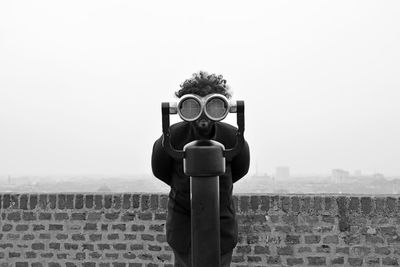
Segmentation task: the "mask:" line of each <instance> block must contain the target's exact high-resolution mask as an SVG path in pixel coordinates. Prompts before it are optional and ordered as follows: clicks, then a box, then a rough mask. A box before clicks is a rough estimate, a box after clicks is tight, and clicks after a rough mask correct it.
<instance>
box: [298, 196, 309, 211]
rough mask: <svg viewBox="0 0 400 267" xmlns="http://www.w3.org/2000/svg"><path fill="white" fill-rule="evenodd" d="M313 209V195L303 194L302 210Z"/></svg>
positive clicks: (301, 200) (301, 199)
mask: <svg viewBox="0 0 400 267" xmlns="http://www.w3.org/2000/svg"><path fill="white" fill-rule="evenodd" d="M310 210H311V197H308V196H303V197H301V198H300V211H303V212H309V211H310Z"/></svg>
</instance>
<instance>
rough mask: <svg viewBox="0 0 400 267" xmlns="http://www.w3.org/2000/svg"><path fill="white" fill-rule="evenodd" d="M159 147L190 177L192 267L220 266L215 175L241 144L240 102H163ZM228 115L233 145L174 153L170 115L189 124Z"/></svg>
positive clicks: (199, 144)
mask: <svg viewBox="0 0 400 267" xmlns="http://www.w3.org/2000/svg"><path fill="white" fill-rule="evenodd" d="M161 110H162V128H163V146H164V149H165V150H166V151H167V153H168V154H169V155H170V156H171V157H173V158H175V159H182V160H183V168H184V173H185V175H187V176H190V195H191V241H192V266H194V267H204V266H208V267H220V214H219V212H220V207H219V203H220V202H219V175H222V174H224V173H225V168H226V166H225V165H226V164H225V161H226V160H230V159H232V158H233V157H234V156H236V155H237V154H238V153H239V152H240V151H241V149H242V147H243V145H244V142H245V141H244V136H243V132H244V102H243V101H237V102H236V104H235V105H232V104H230V103H229V102H228V100H227V99H226V97H224V96H223V95H220V94H212V95H208V96H206V97H203V98H202V97H199V96H197V95H185V96H183V97H182V98H181V99H180V100H179V102H178V103H168V102H163V103H162V105H161ZM229 112H236V113H237V125H238V129H237V133H236V144H235V146H234V147H232V148H228V149H226V148H225V147H224V145H222V144H221V143H219V142H216V141H214V140H196V141H193V142H190V143H188V144H186V145H185V146H184V148H183V150H176V149H175V148H173V147H172V145H171V142H170V137H171V136H170V131H169V127H170V125H169V124H170V120H169V116H170V114H179V116H180V117H181V118H182V119H183V120H185V121H188V122H192V121H195V120H197V119H198V118H200V116H202V114H205V116H207V117H208V118H209V119H210V120H213V121H220V120H222V119H224V118H225V117H226V116H227V114H228V113H229Z"/></svg>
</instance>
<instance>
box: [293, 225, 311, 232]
mask: <svg viewBox="0 0 400 267" xmlns="http://www.w3.org/2000/svg"><path fill="white" fill-rule="evenodd" d="M294 231H295V233H312V232H313V228H312V227H311V226H310V225H296V226H295V227H294Z"/></svg>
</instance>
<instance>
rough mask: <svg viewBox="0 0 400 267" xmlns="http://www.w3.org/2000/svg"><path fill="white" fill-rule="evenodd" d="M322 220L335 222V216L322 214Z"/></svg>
mask: <svg viewBox="0 0 400 267" xmlns="http://www.w3.org/2000/svg"><path fill="white" fill-rule="evenodd" d="M322 221H323V222H325V223H331V224H334V223H335V216H332V215H322Z"/></svg>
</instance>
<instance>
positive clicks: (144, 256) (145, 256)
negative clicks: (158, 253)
mask: <svg viewBox="0 0 400 267" xmlns="http://www.w3.org/2000/svg"><path fill="white" fill-rule="evenodd" d="M138 258H139V259H141V260H145V261H151V260H153V255H151V254H147V253H144V254H139V256H138Z"/></svg>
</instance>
